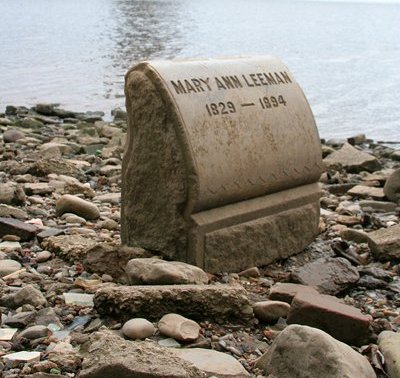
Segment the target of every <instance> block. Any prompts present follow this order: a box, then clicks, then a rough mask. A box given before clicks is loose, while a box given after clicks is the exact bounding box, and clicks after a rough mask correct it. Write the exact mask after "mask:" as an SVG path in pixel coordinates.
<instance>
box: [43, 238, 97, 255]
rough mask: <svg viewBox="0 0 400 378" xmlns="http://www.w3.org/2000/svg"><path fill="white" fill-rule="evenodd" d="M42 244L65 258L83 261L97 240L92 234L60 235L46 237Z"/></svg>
mask: <svg viewBox="0 0 400 378" xmlns="http://www.w3.org/2000/svg"><path fill="white" fill-rule="evenodd" d="M41 245H42V247H43V248H44V249H46V250H48V251H50V252H54V253H55V254H57V255H58V256H60V257H62V258H64V259H65V260H68V261H71V262H74V261H82V260H83V259H84V257H85V255H86V253H87V251H88V250H89V249H90V248H93V247H94V246H95V245H96V241H95V240H94V239H93V238H92V237H90V236H88V237H86V236H83V235H60V236H51V237H49V238H46V239H44V240H43V241H42V243H41Z"/></svg>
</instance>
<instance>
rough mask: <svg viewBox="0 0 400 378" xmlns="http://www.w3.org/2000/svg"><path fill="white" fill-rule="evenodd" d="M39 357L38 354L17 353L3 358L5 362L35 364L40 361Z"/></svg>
mask: <svg viewBox="0 0 400 378" xmlns="http://www.w3.org/2000/svg"><path fill="white" fill-rule="evenodd" d="M40 355H41V354H40V352H17V353H10V354H7V355H5V356H3V358H4V359H5V360H6V361H19V362H37V361H40Z"/></svg>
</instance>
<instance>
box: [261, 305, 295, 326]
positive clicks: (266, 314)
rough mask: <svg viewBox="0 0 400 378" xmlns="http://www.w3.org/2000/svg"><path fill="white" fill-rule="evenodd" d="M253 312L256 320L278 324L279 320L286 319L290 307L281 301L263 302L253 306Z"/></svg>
mask: <svg viewBox="0 0 400 378" xmlns="http://www.w3.org/2000/svg"><path fill="white" fill-rule="evenodd" d="M253 311H254V315H255V316H256V318H258V319H259V320H262V321H263V322H267V323H271V322H276V321H277V320H278V319H279V318H286V317H287V315H288V313H289V311H290V305H289V304H288V303H286V302H280V301H262V302H256V303H255V304H254V305H253Z"/></svg>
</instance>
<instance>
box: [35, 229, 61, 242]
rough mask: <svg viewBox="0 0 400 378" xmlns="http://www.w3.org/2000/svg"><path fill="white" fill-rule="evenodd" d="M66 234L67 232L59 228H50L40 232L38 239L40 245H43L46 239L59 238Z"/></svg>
mask: <svg viewBox="0 0 400 378" xmlns="http://www.w3.org/2000/svg"><path fill="white" fill-rule="evenodd" d="M64 234H65V231H64V230H61V229H59V228H48V229H47V230H43V231H41V232H39V233H38V234H37V235H36V237H37V239H38V240H39V243H41V242H42V241H43V240H44V239H46V238H49V237H50V236H59V235H64Z"/></svg>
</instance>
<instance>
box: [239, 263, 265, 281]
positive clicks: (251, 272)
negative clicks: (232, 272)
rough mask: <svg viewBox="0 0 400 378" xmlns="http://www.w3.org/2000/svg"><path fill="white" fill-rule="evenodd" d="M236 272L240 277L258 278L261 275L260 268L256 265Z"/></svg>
mask: <svg viewBox="0 0 400 378" xmlns="http://www.w3.org/2000/svg"><path fill="white" fill-rule="evenodd" d="M238 274H239V276H242V277H253V278H258V277H260V276H261V274H260V270H259V269H258V268H257V267H256V266H255V267H253V268H249V269H246V270H243V271H241V272H239V273H238Z"/></svg>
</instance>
